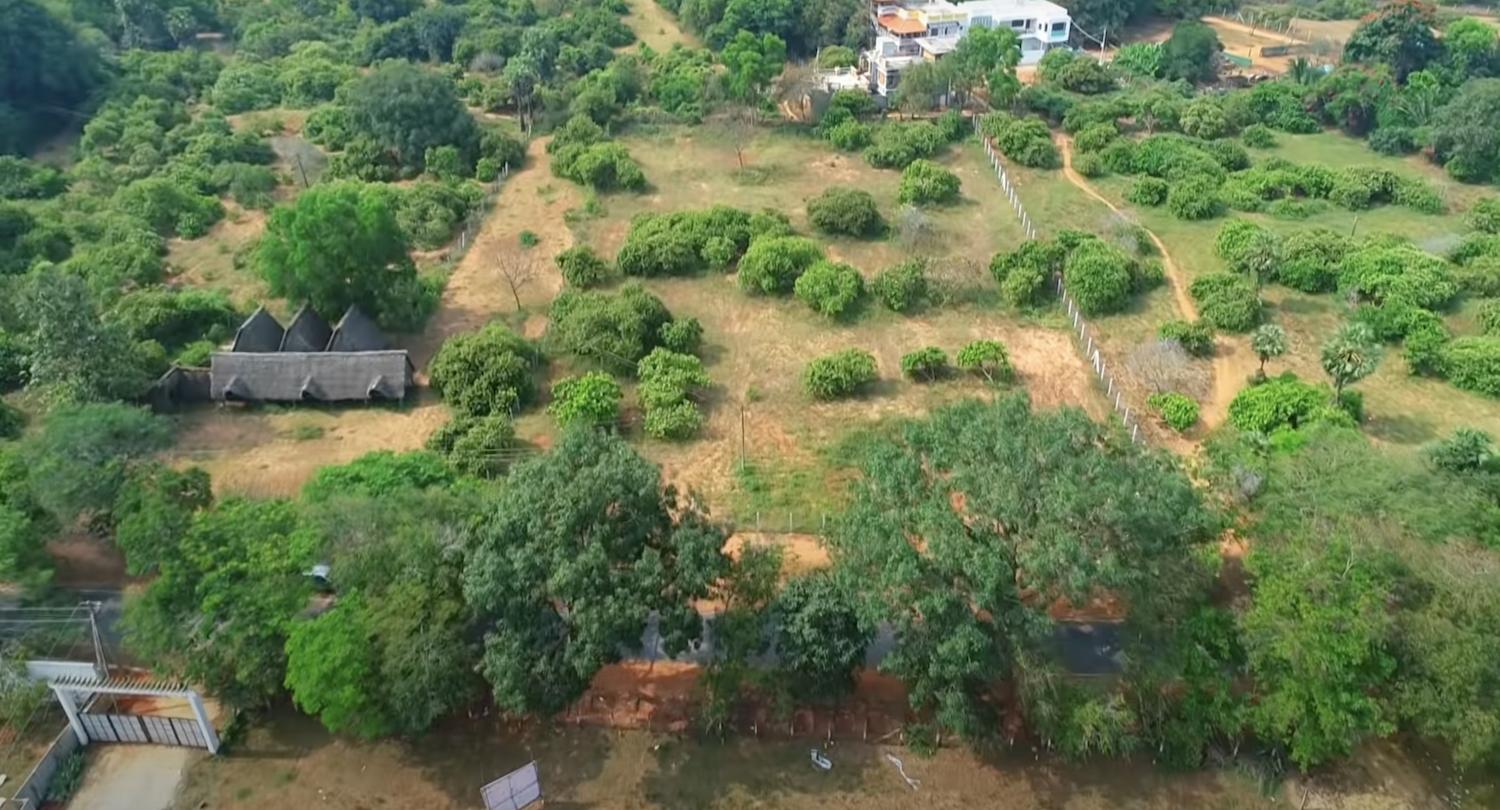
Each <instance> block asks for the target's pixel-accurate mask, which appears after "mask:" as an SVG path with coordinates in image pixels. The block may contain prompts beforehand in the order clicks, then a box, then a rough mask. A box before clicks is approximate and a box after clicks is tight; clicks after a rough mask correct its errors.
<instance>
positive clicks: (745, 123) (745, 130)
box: [728, 104, 760, 169]
mask: <svg viewBox="0 0 1500 810" xmlns="http://www.w3.org/2000/svg"><path fill="white" fill-rule="evenodd" d="M728 124H729V137H730V139H731V140H733V141H734V157H735V159H736V160H738V161H739V162H740V168H741V169H743V168H745V150H746V149H747V148H749V146H750V142H751V141H753V140H755V134H756V130H757V129H759V128H760V111H758V110H756V109H755V106H754V105H753V104H736V105H734V106H733V107H731V108H730V109H729V118H728Z"/></svg>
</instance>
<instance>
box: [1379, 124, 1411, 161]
mask: <svg viewBox="0 0 1500 810" xmlns="http://www.w3.org/2000/svg"><path fill="white" fill-rule="evenodd" d="M1369 144H1370V148H1371V149H1374V150H1375V151H1376V152H1379V153H1380V154H1382V155H1409V154H1411V153H1412V152H1415V151H1417V148H1418V147H1419V146H1420V144H1419V143H1418V142H1417V135H1416V133H1415V132H1413V131H1412V130H1411V129H1410V128H1408V127H1381V128H1379V129H1377V130H1375V131H1374V132H1371V133H1370V138H1369Z"/></svg>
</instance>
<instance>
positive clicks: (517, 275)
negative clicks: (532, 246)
mask: <svg viewBox="0 0 1500 810" xmlns="http://www.w3.org/2000/svg"><path fill="white" fill-rule="evenodd" d="M495 267H496V268H497V269H498V270H499V271H500V278H501V279H503V280H504V281H505V284H506V286H507V287H509V288H510V295H511V297H512V298H514V299H516V309H517V310H519V309H521V308H522V307H521V288H522V287H525V286H526V285H528V284H530V283H531V282H533V281H535V280H536V277H537V266H536V259H535V257H534V256H533V255H532V253H531V251H529V250H527V249H525V248H521V249H519V250H508V251H505V252H504V253H501V254H500V258H498V259H497V260H496V261H495Z"/></svg>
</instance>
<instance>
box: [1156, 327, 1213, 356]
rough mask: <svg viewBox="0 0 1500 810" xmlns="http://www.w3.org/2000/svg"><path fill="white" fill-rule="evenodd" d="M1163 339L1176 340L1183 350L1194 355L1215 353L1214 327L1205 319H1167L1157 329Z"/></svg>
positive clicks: (1157, 333)
mask: <svg viewBox="0 0 1500 810" xmlns="http://www.w3.org/2000/svg"><path fill="white" fill-rule="evenodd" d="M1156 336H1157V337H1159V338H1161V339H1163V340H1175V341H1177V342H1178V343H1179V344H1181V345H1182V349H1183V351H1185V352H1187V353H1188V354H1190V355H1192V356H1193V357H1208V356H1209V355H1212V354H1213V353H1214V328H1213V327H1212V326H1210V325H1209V324H1208V323H1207V322H1205V321H1194V322H1193V323H1188V322H1187V321H1181V320H1178V321H1167V322H1166V323H1164V324H1162V325H1161V326H1160V327H1158V328H1157V330H1156Z"/></svg>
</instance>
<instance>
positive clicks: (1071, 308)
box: [974, 116, 1144, 442]
mask: <svg viewBox="0 0 1500 810" xmlns="http://www.w3.org/2000/svg"><path fill="white" fill-rule="evenodd" d="M974 132H975V134H977V135H978V136H979V140H980V142H982V143H983V144H984V152H985V154H986V155H988V156H989V159H990V165H991V166H992V167H994V169H995V178H996V179H997V180H999V181H1000V187H1001V188H1002V189H1004V190H1005V195H1006V198H1007V199H1009V200H1010V204H1011V208H1012V209H1014V212H1015V215H1016V219H1017V221H1019V222H1020V223H1021V230H1022V231H1024V232H1025V234H1026V238H1027V239H1035V238H1037V228H1036V223H1035V222H1034V221H1033V220H1032V218H1031V214H1029V213H1027V211H1026V206H1025V205H1024V204H1023V203H1022V202H1021V195H1020V194H1019V193H1018V192H1017V191H1016V184H1015V183H1014V182H1012V181H1011V179H1010V175H1009V174H1008V173H1007V172H1006V171H1005V163H1004V161H1002V160H1001V159H1000V150H998V149H996V148H995V142H994V141H993V140H991V139H990V137H989V136H988V135H986V134H985V133H984V127H983V125H982V124H981V123H980V117H979V116H975V117H974ZM1053 281H1054V283H1055V292H1056V293H1057V295H1058V298H1059V299H1060V300H1061V301H1062V304H1063V308H1064V309H1065V310H1066V311H1067V313H1068V318H1069V320H1070V321H1071V323H1072V328H1071V330H1070V331H1071V332H1072V333H1073V337H1074V343H1076V344H1077V346H1078V348H1079V349H1080V350H1081V351H1082V352H1083V358H1084V359H1085V360H1087V361H1088V362H1089V366H1090V367H1092V368H1093V370H1094V376H1095V377H1097V378H1098V379H1099V384H1100V385H1102V386H1104V392H1105V394H1104V395H1105V398H1106V399H1108V400H1109V402H1110V407H1112V408H1114V411H1115V414H1116V415H1117V416H1119V417H1120V422H1121V423H1122V424H1124V425H1125V428H1126V429H1127V430H1129V431H1130V440H1131V441H1133V442H1141V441H1144V439H1143V438H1142V436H1141V423H1140V418H1139V414H1137V413H1136V412H1135V411H1133V410H1131V408H1130V405H1129V403H1127V402H1126V401H1125V394H1124V389H1123V387H1122V386H1120V385H1119V384H1117V383H1116V382H1115V378H1114V375H1113V374H1111V373H1109V368H1108V367H1107V366H1106V365H1105V362H1104V356H1103V355H1101V354H1100V353H1099V343H1098V341H1096V340H1094V330H1093V329H1091V328H1090V327H1089V324H1088V321H1086V320H1084V318H1083V313H1082V312H1081V311H1080V310H1079V308H1078V304H1077V302H1076V301H1074V300H1073V296H1071V295H1069V294H1068V290H1067V287H1065V286H1063V279H1062V274H1061V273H1059V274H1056V275H1054V276H1053Z"/></svg>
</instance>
